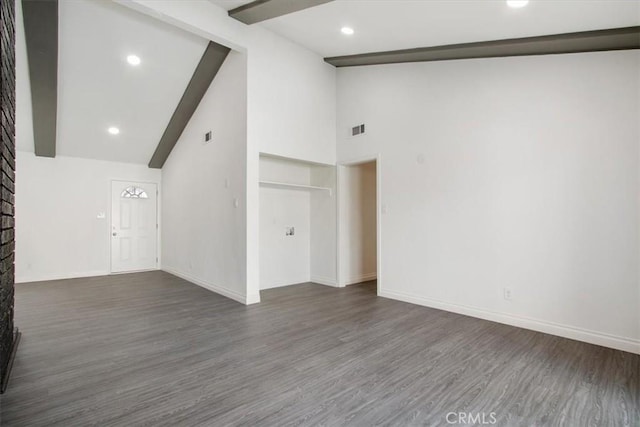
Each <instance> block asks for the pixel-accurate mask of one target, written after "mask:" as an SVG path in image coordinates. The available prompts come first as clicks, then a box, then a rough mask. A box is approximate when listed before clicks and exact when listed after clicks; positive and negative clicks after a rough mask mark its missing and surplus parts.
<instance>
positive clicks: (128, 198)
mask: <svg viewBox="0 0 640 427" xmlns="http://www.w3.org/2000/svg"><path fill="white" fill-rule="evenodd" d="M157 209H158V204H157V188H156V184H148V183H142V182H124V181H112V182H111V272H112V273H121V272H125V271H140V270H152V269H155V268H157V266H158V259H157V256H158V255H157V254H158V252H157V244H158V225H157V224H158V222H157V221H158V213H157Z"/></svg>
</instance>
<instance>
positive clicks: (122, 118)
mask: <svg viewBox="0 0 640 427" xmlns="http://www.w3.org/2000/svg"><path fill="white" fill-rule="evenodd" d="M208 1H210V2H211V3H213V4H215V5H217V6H220V7H222V8H224V9H226V10H232V9H235V8H237V7H240V6H243V5H246V4H248V3H251V0H208ZM269 1H272V2H274V3H277V2H280V3H281V5H282V4H285V6H286V4H287V0H269ZM299 1H302V0H299ZM304 1H305V4H308V5H311V6H313V5H314V4H318V5H315V6H314V7H308V8H307V9H304V10H299V11H296V12H294V13H288V14H284V15H282V16H279V17H276V18H273V19H267V20H265V21H263V22H259V23H257V24H253V25H259V26H263V27H265V28H267V29H269V30H272V31H274V32H275V33H277V34H280V35H282V36H283V37H285V38H288V39H290V40H292V41H294V42H295V43H298V44H300V45H302V46H305V47H307V48H308V49H310V50H312V51H314V52H316V53H318V54H319V55H321V56H323V57H332V56H340V55H351V54H361V53H367V52H379V51H388V50H398V49H409V48H417V47H429V46H441V45H450V44H456V43H470V42H480V41H487V40H499V39H507V38H518V37H530V36H541V35H549V34H559V33H568V32H576V31H587V30H600V29H607V28H619V27H629V26H638V25H640V1H637V0H589V1H569V0H530V1H529V4H528V5H527V6H526V7H524V8H521V9H513V8H509V7H507V5H506V2H505V1H504V0H334V1H329V2H328V3H324V4H320V3H322V1H318V0H315V1H314V0H304ZM20 3H21V2H20V1H18V2H17V4H18V27H17V43H18V44H17V68H18V81H17V85H18V92H19V94H18V100H17V104H18V105H17V108H18V111H19V113H18V117H19V118H20V117H29V116H30V114H31V112H30V111H29V102H27V100H28V99H29V81H28V80H29V79H28V72H27V71H26V70H27V64H26V62H27V61H26V47H25V36H24V28H22V20H21V15H20V9H21V8H20ZM285 9H286V7H285ZM344 26H349V27H351V28H353V30H354V34H352V35H344V34H342V33H341V31H340V29H341V28H342V27H344ZM58 31H59V33H58V42H59V44H58V49H59V54H58V64H57V66H58V84H57V89H58V99H57V115H58V117H57V138H55V140H56V147H55V148H56V153H57V154H58V155H63V156H73V157H84V158H93V159H102V160H112V161H120V162H131V163H138V164H148V163H149V160H150V159H151V156H152V155H153V154H154V150H156V147H157V146H158V142H159V141H160V140H161V139H162V137H163V133H165V130H166V129H167V125H168V123H169V121H170V119H171V118H172V115H173V114H174V110H175V109H176V106H177V105H178V104H179V102H180V100H181V97H182V96H183V94H184V93H185V89H186V88H187V86H188V84H189V82H190V79H191V78H192V76H193V73H194V70H195V69H196V67H197V66H198V64H199V62H200V60H201V58H202V56H203V52H204V51H205V49H206V48H207V45H208V40H205V39H202V38H200V37H198V36H196V35H194V34H191V33H188V32H185V31H183V30H181V29H178V28H177V27H173V26H171V25H169V24H166V23H164V22H161V21H160V20H156V19H154V18H152V17H149V16H146V15H144V14H140V13H138V12H135V11H133V10H131V9H129V8H127V7H123V6H121V5H119V4H117V3H115V2H112V1H104V0H82V1H66V0H61V1H59V29H58ZM131 54H134V55H137V56H139V57H140V59H141V63H140V64H139V65H138V66H131V65H130V64H128V63H127V60H126V59H127V56H128V55H131ZM54 105H55V104H54ZM17 126H18V138H17V144H18V149H19V150H23V151H33V150H34V145H33V132H32V131H31V130H30V129H29V126H30V123H29V124H28V125H27V124H25V122H24V121H23V122H22V123H21V122H20V120H18V124H17ZM110 127H117V128H118V129H119V131H120V132H119V134H118V135H112V134H110V133H109V132H108V131H107V130H108V128H110Z"/></svg>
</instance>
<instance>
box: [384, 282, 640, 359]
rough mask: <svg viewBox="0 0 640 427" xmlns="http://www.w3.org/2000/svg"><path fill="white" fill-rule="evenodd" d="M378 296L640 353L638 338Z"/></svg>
mask: <svg viewBox="0 0 640 427" xmlns="http://www.w3.org/2000/svg"><path fill="white" fill-rule="evenodd" d="M378 296H381V297H385V298H391V299H395V300H399V301H404V302H408V303H412V304H417V305H422V306H425V307H431V308H437V309H440V310H445V311H450V312H453V313H458V314H464V315H466V316H471V317H477V318H480V319H485V320H490V321H493V322H498V323H504V324H506V325H511V326H517V327H520V328H524V329H530V330H532V331H537V332H544V333H546V334H550V335H557V336H559V337H564V338H569V339H573V340H577V341H584V342H587V343H590V344H596V345H601V346H603V347H609V348H614V349H616V350H623V351H628V352H629V353H635V354H640V340H635V339H631V338H624V337H618V336H614V335H609V334H604V333H601V332H596V331H590V330H586V329H581V328H576V327H573V326H568V325H561V324H558V323H553V322H547V321H544V320H538V319H530V318H527V317H521V316H514V315H511V314H505V313H498V312H494V311H489V310H484V309H481V308H476V307H469V306H465V305H459V304H452V303H448V302H444V301H438V300H434V299H430V298H424V297H420V296H417V295H410V294H406V293H403V292H394V291H387V290H382V291H381V292H380V293H379V294H378Z"/></svg>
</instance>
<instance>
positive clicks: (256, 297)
mask: <svg viewBox="0 0 640 427" xmlns="http://www.w3.org/2000/svg"><path fill="white" fill-rule="evenodd" d="M259 302H260V294H259V293H257V294H249V295H247V302H246V303H245V304H246V305H251V304H258V303H259Z"/></svg>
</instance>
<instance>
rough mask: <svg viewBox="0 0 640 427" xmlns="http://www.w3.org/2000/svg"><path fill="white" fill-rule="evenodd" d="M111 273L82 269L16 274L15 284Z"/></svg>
mask: <svg viewBox="0 0 640 427" xmlns="http://www.w3.org/2000/svg"><path fill="white" fill-rule="evenodd" d="M109 274H111V273H110V272H108V271H103V270H98V271H83V272H79V273H64V274H41V275H36V276H18V277H16V284H18V283H31V282H46V281H49V280H67V279H82V278H84V277H99V276H108V275H109Z"/></svg>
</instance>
